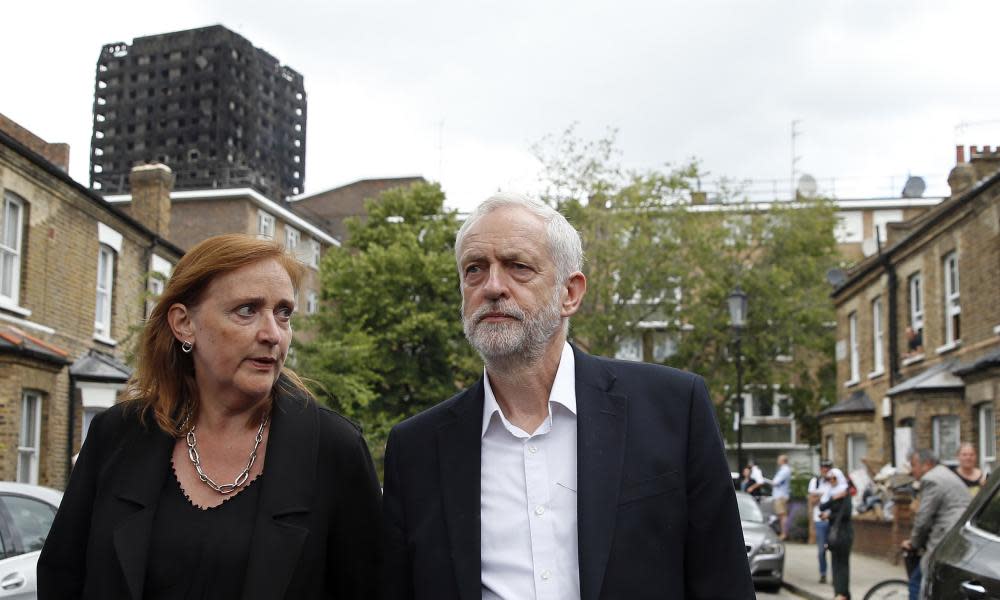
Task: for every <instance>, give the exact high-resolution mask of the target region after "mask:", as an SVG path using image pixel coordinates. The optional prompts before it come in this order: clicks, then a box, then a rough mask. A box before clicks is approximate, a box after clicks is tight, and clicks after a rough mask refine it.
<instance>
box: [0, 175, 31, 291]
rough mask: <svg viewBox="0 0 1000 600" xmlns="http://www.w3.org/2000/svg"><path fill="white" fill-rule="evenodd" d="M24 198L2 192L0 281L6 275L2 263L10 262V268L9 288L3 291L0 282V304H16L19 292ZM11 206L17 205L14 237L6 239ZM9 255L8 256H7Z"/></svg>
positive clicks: (0, 207) (0, 209) (0, 208)
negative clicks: (5, 291)
mask: <svg viewBox="0 0 1000 600" xmlns="http://www.w3.org/2000/svg"><path fill="white" fill-rule="evenodd" d="M24 204H25V203H24V200H22V199H21V198H19V197H18V196H15V195H14V194H13V193H11V192H4V195H3V202H2V203H0V205H2V206H0V211H2V212H0V282H2V281H3V278H4V277H5V276H6V275H7V273H5V272H4V264H5V263H8V262H9V264H11V265H12V266H11V269H10V273H9V275H10V282H11V285H10V289H9V291H8V292H7V293H4V291H3V286H2V283H0V305H11V306H17V304H18V302H19V299H20V292H21V252H22V248H21V246H22V242H23V241H24V231H23V230H24ZM11 207H17V215H16V218H17V222H16V223H15V224H14V239H13V240H8V239H6V232H7V218H8V217H7V214H8V211H11V212H13V209H11ZM8 257H10V258H8Z"/></svg>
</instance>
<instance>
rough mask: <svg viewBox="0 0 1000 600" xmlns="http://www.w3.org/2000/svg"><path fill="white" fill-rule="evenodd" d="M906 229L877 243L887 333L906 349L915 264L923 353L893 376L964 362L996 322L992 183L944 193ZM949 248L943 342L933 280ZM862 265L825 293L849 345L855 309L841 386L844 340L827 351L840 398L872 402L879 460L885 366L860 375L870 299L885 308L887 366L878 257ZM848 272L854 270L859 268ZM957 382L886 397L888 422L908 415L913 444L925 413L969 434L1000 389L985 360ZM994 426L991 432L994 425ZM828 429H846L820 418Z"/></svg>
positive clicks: (868, 339) (998, 203)
mask: <svg viewBox="0 0 1000 600" xmlns="http://www.w3.org/2000/svg"><path fill="white" fill-rule="evenodd" d="M980 175H982V173H980ZM925 222H926V223H933V224H934V225H933V226H932V227H929V228H928V229H926V230H920V228H919V226H920V225H922V224H923V223H925ZM906 229H907V231H906V232H904V233H903V234H901V235H900V236H899V237H900V239H901V240H902V241H901V242H900V243H899V244H898V245H897V246H894V247H892V248H887V251H888V252H889V256H890V260H891V261H892V265H893V267H894V268H895V270H896V275H897V277H896V285H897V288H896V305H895V308H896V313H897V321H896V336H897V337H896V343H897V347H898V349H899V353H900V355H902V354H903V353H904V352H906V350H907V339H906V332H905V330H906V327H907V326H908V325H909V324H910V302H911V300H910V295H909V278H910V276H912V275H913V274H915V273H919V274H920V276H921V279H922V287H923V312H924V329H923V357H922V358H916V359H912V360H911V361H908V364H905V365H904V364H900V365H897V368H898V376H897V377H896V379H895V381H894V383H895V384H898V383H901V382H904V381H906V380H908V379H910V378H912V377H915V376H917V375H919V374H921V373H923V372H924V371H926V370H927V369H929V368H932V367H934V366H936V365H938V364H939V363H941V362H942V361H956V362H958V363H960V364H971V363H972V362H974V361H975V360H977V359H978V358H979V357H982V356H983V355H984V354H986V353H988V352H991V351H995V350H996V349H997V348H998V347H1000V335H998V331H997V327H998V325H1000V302H997V298H1000V184H992V185H991V186H990V187H988V188H987V189H985V190H984V191H983V192H982V193H980V194H979V195H978V196H973V197H966V198H963V197H955V198H952V199H949V200H946V201H945V203H943V204H942V205H940V206H938V207H935V208H933V209H932V210H931V212H930V214H928V215H927V217H924V218H922V219H921V221H920V222H918V223H917V224H916V225H912V224H911V225H910V226H908V227H907V228H906ZM950 252H955V253H956V255H957V257H958V267H959V292H960V305H961V331H960V342H959V343H958V344H955V345H953V346H948V345H946V337H945V326H946V323H945V318H946V317H945V298H944V282H943V280H944V263H943V259H944V257H945V256H946V255H947V254H948V253H950ZM869 265H871V266H874V267H875V268H873V269H870V270H869V271H868V272H867V273H865V274H859V275H855V276H854V277H853V278H852V279H851V280H850V281H849V282H848V284H847V286H846V287H845V288H843V289H841V290H839V291H838V292H837V294H836V296H835V303H836V307H837V309H836V310H837V338H838V341H839V342H841V343H842V344H843V345H844V348H845V349H848V346H849V342H848V339H849V335H848V318H849V315H850V313H852V312H856V314H857V324H858V345H859V356H860V364H861V369H860V381H859V382H858V383H857V384H855V385H851V386H848V385H846V383H845V382H847V380H848V379H849V378H850V375H849V373H850V362H849V359H850V356H849V355H850V353H849V349H848V352H845V353H844V355H843V356H842V357H840V358H839V359H838V360H837V379H838V395H839V398H841V399H842V398H844V397H846V395H848V394H849V393H851V392H853V391H855V390H862V391H865V392H866V393H867V394H868V395H869V397H870V398H871V399H872V401H873V402H874V403H875V405H876V414H875V415H873V416H872V419H871V422H870V424H869V431H870V432H871V434H872V435H880V436H881V438H882V444H881V455H882V456H881V457H879V456H877V455H876V452H878V451H879V448H878V447H876V446H873V444H872V443H871V438H870V439H869V458H871V459H875V460H877V459H879V458H881V459H884V460H888V459H890V458H891V456H892V447H891V437H892V436H891V427H892V426H893V424H890V423H887V422H884V421H883V420H882V417H881V410H879V409H880V408H881V400H882V398H883V397H884V396H885V393H886V391H887V390H888V388H889V381H888V376H883V377H875V378H869V376H868V375H869V371H870V370H871V368H872V336H873V333H872V320H871V300H872V299H873V298H874V297H876V296H881V297H882V298H883V299H884V302H885V303H886V304H885V307H886V310H884V311H883V316H884V317H885V319H886V325H885V327H884V328H883V329H884V332H885V336H886V343H885V345H884V347H883V354H884V356H885V360H886V368H887V370H888V369H890V368H891V367H892V366H893V365H891V364H890V363H889V361H890V357H889V349H888V335H889V327H888V316H889V315H888V310H887V308H888V304H887V302H888V293H887V290H886V286H887V284H888V278H887V275H886V272H885V269H884V267H883V266H881V265H876V263H875V259H868V261H867V262H866V263H863V264H862V265H861V267H862V269H864V268H866V267H867V266H869ZM858 272H859V273H864V271H863V270H859V271H858ZM901 362H902V361H901ZM965 384H966V388H965V390H964V391H963V390H962V389H957V390H953V391H950V392H949V391H941V390H923V391H920V392H912V393H906V394H900V395H897V396H896V397H895V398H894V399H893V402H894V418H895V425H898V424H899V423H900V421H902V420H903V419H908V418H911V419H913V422H914V436H915V443H916V445H918V446H922V447H931V445H932V419H933V418H934V417H935V416H938V415H944V414H953V415H959V416H960V417H961V438H962V441H963V442H974V443H978V441H979V430H978V421H977V417H978V413H977V407H978V406H979V405H980V404H981V403H982V402H993V403H994V406H996V403H997V397H998V395H1000V391H998V390H1000V371H998V370H996V369H994V370H992V371H987V372H985V373H981V374H977V373H974V374H971V375H969V376H967V377H966V379H965ZM996 430H997V431H998V432H1000V426H997V428H996ZM830 433H834V434H835V435H836V436H837V439H838V448H843V441H842V440H841V438H842V437H843V435H845V434H846V433H847V431H846V429H845V427H844V426H843V425H842V424H840V423H837V422H832V421H829V422H828V421H824V426H823V436H824V439H825V436H826V435H828V434H830ZM842 452H844V451H843V450H842V449H841V450H838V454H839V456H838V458H835V460H841V458H840V457H842V456H843V454H842ZM897 458H898V457H897ZM946 458H950V457H946Z"/></svg>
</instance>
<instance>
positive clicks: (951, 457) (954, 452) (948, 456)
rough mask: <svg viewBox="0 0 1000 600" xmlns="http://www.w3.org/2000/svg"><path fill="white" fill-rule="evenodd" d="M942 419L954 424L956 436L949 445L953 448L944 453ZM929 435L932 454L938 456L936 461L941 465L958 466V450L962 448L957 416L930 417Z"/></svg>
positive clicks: (960, 422)
mask: <svg viewBox="0 0 1000 600" xmlns="http://www.w3.org/2000/svg"><path fill="white" fill-rule="evenodd" d="M944 419H948V420H949V421H950V422H954V423H956V426H955V428H954V431H955V432H956V434H957V436H958V437H957V439H956V440H954V442H953V443H951V444H950V445H952V446H954V447H953V448H950V450H951V451H950V452H944V451H943V448H942V442H943V440H942V439H941V422H942V421H943V420H944ZM931 433H932V438H933V442H932V448H933V449H934V452H935V453H936V454H937V455H938V460H939V461H941V463H942V464H946V465H957V464H958V449H959V448H961V447H962V418H961V417H959V416H958V415H936V416H933V417H931Z"/></svg>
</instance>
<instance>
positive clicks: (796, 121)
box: [790, 119, 802, 201]
mask: <svg viewBox="0 0 1000 600" xmlns="http://www.w3.org/2000/svg"><path fill="white" fill-rule="evenodd" d="M800 123H802V121H801V120H800V119H792V181H791V196H790V197H791V199H792V201H795V200H796V199H797V198H798V194H796V191H795V176H796V175H798V172H799V170H798V168H797V167H796V164H797V163H798V162H799V159H800V158H802V157H801V156H798V155H796V154H795V139H796V138H798V137H799V136H800V135H802V132H801V131H799V124H800Z"/></svg>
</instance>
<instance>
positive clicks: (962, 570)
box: [930, 474, 1000, 600]
mask: <svg viewBox="0 0 1000 600" xmlns="http://www.w3.org/2000/svg"><path fill="white" fill-rule="evenodd" d="M998 478H1000V474H996V475H994V478H993V479H991V480H990V481H991V483H992V485H988V487H987V489H984V490H983V491H982V492H980V495H979V496H978V497H976V499H975V500H973V503H972V505H971V506H970V507H969V510H968V511H967V512H966V513H965V515H963V516H962V519H961V520H959V522H958V523H956V525H955V527H954V528H952V530H951V531H949V532H948V535H946V536H945V538H944V540H942V542H941V544H940V545H939V546H938V547H937V548H936V549H935V550H934V554H933V555H932V556H931V559H930V565H931V566H930V573H931V576H930V592H931V593H930V597H931V598H933V599H934V600H987V599H993V598H1000V479H998Z"/></svg>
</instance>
